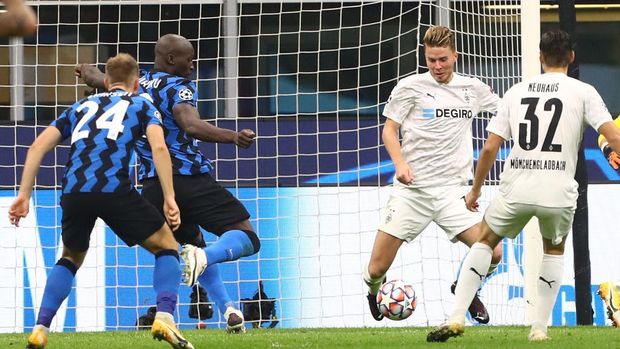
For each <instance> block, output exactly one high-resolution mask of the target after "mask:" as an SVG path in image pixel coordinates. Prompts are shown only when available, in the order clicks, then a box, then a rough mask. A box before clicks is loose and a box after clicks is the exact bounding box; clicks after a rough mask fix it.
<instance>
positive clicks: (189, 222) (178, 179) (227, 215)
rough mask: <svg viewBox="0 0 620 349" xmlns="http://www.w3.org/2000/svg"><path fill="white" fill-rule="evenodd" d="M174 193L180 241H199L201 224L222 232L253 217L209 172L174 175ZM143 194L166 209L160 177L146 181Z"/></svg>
mask: <svg viewBox="0 0 620 349" xmlns="http://www.w3.org/2000/svg"><path fill="white" fill-rule="evenodd" d="M174 194H175V200H176V202H177V205H179V209H180V210H181V226H180V227H179V229H178V230H177V231H175V232H174V236H175V238H176V239H177V241H178V242H179V243H181V244H183V243H192V244H196V243H195V241H196V240H197V239H198V238H199V237H200V238H201V237H202V235H201V234H200V229H198V226H201V227H202V228H203V229H205V230H207V231H209V232H211V233H214V234H216V235H221V233H223V232H222V231H220V230H221V228H223V227H225V226H227V225H231V224H235V223H239V222H242V221H244V220H246V219H249V218H250V214H249V213H248V211H247V210H246V209H245V207H244V206H243V204H242V203H241V202H240V201H239V200H237V198H235V197H234V196H233V195H232V194H231V193H230V192H229V191H228V190H226V188H224V187H222V186H221V185H219V184H218V183H217V182H216V181H215V180H214V179H213V177H211V175H209V174H208V173H204V174H200V175H193V176H189V175H174ZM142 196H144V197H145V198H146V199H147V200H148V201H149V202H151V203H152V204H153V205H154V206H155V207H156V208H157V209H158V210H160V211H163V200H164V198H163V193H162V190H161V185H160V184H159V180H158V179H157V178H149V179H146V180H144V182H143V183H142Z"/></svg>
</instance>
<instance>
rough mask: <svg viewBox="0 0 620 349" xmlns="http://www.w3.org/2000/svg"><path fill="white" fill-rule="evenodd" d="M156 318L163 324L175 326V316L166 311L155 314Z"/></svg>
mask: <svg viewBox="0 0 620 349" xmlns="http://www.w3.org/2000/svg"><path fill="white" fill-rule="evenodd" d="M155 318H156V319H159V320H162V321H163V322H167V323H170V324H174V316H172V314H170V313H166V312H165V311H158V312H156V313H155Z"/></svg>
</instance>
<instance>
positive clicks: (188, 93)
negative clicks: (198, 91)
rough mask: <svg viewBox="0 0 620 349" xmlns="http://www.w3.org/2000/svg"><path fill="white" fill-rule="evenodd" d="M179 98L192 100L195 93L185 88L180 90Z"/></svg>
mask: <svg viewBox="0 0 620 349" xmlns="http://www.w3.org/2000/svg"><path fill="white" fill-rule="evenodd" d="M179 98H181V99H182V100H184V101H191V100H192V99H193V98H194V93H193V92H192V90H190V89H188V88H184V89H182V90H181V91H179Z"/></svg>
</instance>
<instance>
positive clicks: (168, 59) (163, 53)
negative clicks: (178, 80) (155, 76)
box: [155, 34, 194, 78]
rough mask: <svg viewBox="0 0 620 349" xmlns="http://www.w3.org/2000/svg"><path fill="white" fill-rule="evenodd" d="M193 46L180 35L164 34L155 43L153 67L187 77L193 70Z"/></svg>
mask: <svg viewBox="0 0 620 349" xmlns="http://www.w3.org/2000/svg"><path fill="white" fill-rule="evenodd" d="M193 60H194V47H193V46H192V44H191V43H190V42H189V40H187V39H186V38H184V37H183V36H181V35H177V34H166V35H164V36H162V37H161V38H159V40H157V43H156V44H155V69H156V70H160V71H164V72H167V73H169V74H173V75H178V76H183V77H186V78H189V77H190V76H191V74H192V71H193V70H194V64H193Z"/></svg>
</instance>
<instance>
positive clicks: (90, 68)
mask: <svg viewBox="0 0 620 349" xmlns="http://www.w3.org/2000/svg"><path fill="white" fill-rule="evenodd" d="M73 71H74V73H75V76H77V77H78V78H81V79H82V80H84V83H85V84H86V85H88V86H90V87H94V88H98V89H105V84H104V83H103V80H104V78H105V74H104V73H102V72H101V70H99V68H97V67H95V66H94V65H90V64H87V63H80V64H78V65H76V66H75V67H74V68H73Z"/></svg>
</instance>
